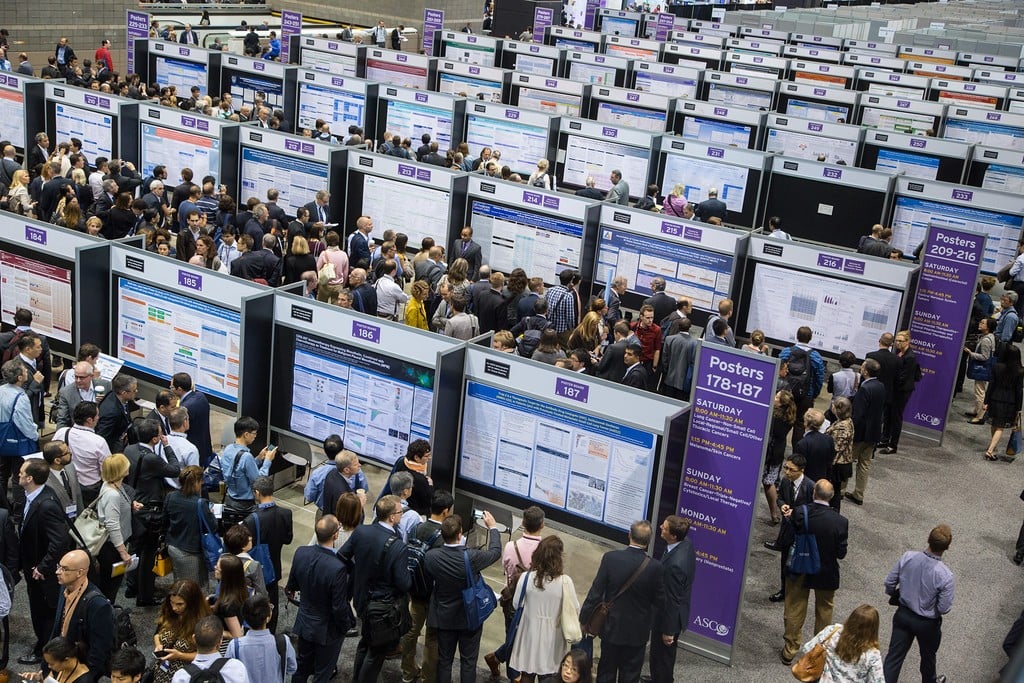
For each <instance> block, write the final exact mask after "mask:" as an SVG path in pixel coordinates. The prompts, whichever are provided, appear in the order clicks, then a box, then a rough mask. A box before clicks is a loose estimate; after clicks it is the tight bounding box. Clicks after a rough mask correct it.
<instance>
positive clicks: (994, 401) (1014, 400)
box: [985, 344, 1024, 460]
mask: <svg viewBox="0 0 1024 683" xmlns="http://www.w3.org/2000/svg"><path fill="white" fill-rule="evenodd" d="M1022 377H1024V366H1022V365H1021V362H1020V349H1018V348H1017V347H1016V346H1015V345H1013V344H1004V345H1003V347H1002V348H1001V349H999V350H998V352H997V357H996V365H995V367H994V368H993V369H992V379H991V380H990V381H989V383H988V390H987V391H986V392H985V411H986V412H987V413H988V416H989V417H990V418H991V419H992V440H991V441H989V444H988V450H987V451H985V459H986V460H998V459H999V456H997V455H996V454H995V451H996V446H998V445H999V440H1000V439H1001V438H1003V430H1004V429H1006V428H1007V427H1013V425H1014V423H1016V421H1017V413H1019V412H1020V409H1021V400H1022V398H1024V387H1022V384H1021V382H1022Z"/></svg>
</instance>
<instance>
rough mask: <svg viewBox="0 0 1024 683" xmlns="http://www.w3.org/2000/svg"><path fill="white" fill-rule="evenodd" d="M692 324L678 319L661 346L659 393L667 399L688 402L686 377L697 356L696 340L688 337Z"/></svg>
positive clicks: (685, 319) (688, 390) (688, 393)
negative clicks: (661, 373) (661, 372)
mask: <svg viewBox="0 0 1024 683" xmlns="http://www.w3.org/2000/svg"><path fill="white" fill-rule="evenodd" d="M692 326H693V323H692V322H691V321H690V319H689V318H680V319H679V320H676V321H675V322H673V323H672V326H671V327H670V328H669V330H668V336H667V337H666V338H665V343H664V344H662V345H661V368H662V371H663V372H664V374H663V375H662V376H661V393H662V394H663V395H664V396H668V397H669V398H678V399H680V400H682V401H686V400H689V397H690V384H689V383H688V382H687V381H686V376H687V375H688V374H691V373H690V367H691V366H692V365H693V361H694V360H695V358H696V356H697V340H696V339H694V338H693V337H692V336H690V327H692Z"/></svg>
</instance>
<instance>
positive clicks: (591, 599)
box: [580, 521, 665, 683]
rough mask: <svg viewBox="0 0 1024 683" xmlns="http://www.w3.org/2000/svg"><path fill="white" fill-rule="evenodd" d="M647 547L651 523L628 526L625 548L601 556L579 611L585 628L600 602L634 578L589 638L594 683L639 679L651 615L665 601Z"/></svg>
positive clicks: (658, 568)
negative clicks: (594, 652)
mask: <svg viewBox="0 0 1024 683" xmlns="http://www.w3.org/2000/svg"><path fill="white" fill-rule="evenodd" d="M650 543H651V523H650V522H647V521H639V522H633V524H631V525H630V527H629V546H628V547H627V548H624V549H623V550H613V551H611V552H608V553H605V555H604V557H602V558H601V566H600V567H598V569H597V576H595V577H594V582H593V583H592V584H590V591H589V592H588V593H587V599H586V600H584V601H583V606H582V607H580V623H581V624H586V623H587V622H588V621H590V617H591V616H592V615H593V613H594V610H595V609H596V608H597V606H598V605H599V604H600V603H602V602H605V601H608V600H611V599H612V598H613V597H615V595H616V594H617V593H618V592H619V590H621V589H622V587H623V586H624V585H625V584H626V582H627V581H629V579H630V577H632V576H633V574H634V573H636V574H637V578H636V580H634V581H633V585H632V586H630V587H629V590H627V591H626V592H624V593H623V594H622V595H620V596H619V597H618V599H617V600H615V602H614V603H613V605H612V609H611V612H609V614H608V618H607V619H606V620H605V622H604V627H603V628H602V629H601V633H598V634H594V635H599V636H600V637H601V662H600V664H599V666H598V669H597V681H598V683H613V682H614V681H616V680H623V681H636V680H638V679H639V677H640V669H641V668H642V667H643V664H644V645H645V644H646V643H647V639H648V637H649V636H650V633H651V629H652V626H653V623H654V621H653V620H654V615H655V614H656V613H657V612H658V610H660V609H661V605H662V603H663V602H664V599H665V585H664V581H663V580H662V573H663V568H662V566H661V563H660V562H658V561H657V560H652V559H651V558H649V557H648V556H647V548H648V546H649V545H650ZM644 563H646V564H644ZM641 565H643V566H641Z"/></svg>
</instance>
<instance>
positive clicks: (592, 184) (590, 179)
mask: <svg viewBox="0 0 1024 683" xmlns="http://www.w3.org/2000/svg"><path fill="white" fill-rule="evenodd" d="M584 183H586V186H585V187H582V188H580V189H578V190H576V196H577V197H584V198H586V199H604V192H601V190H599V189H597V180H596V179H595V178H594V176H592V175H588V176H587V179H586V180H585V181H584Z"/></svg>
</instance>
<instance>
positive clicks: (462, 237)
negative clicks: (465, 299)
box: [448, 225, 484, 281]
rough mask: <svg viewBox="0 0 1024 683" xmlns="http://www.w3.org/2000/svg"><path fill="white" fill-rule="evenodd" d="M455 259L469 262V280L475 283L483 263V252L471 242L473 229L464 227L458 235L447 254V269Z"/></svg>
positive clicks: (477, 245)
mask: <svg viewBox="0 0 1024 683" xmlns="http://www.w3.org/2000/svg"><path fill="white" fill-rule="evenodd" d="M457 258H464V259H466V261H467V262H469V279H470V280H472V281H476V279H477V278H479V277H480V264H481V263H483V258H484V256H483V250H482V249H481V248H480V245H479V244H477V243H476V242H474V241H473V228H471V227H470V226H468V225H467V226H466V227H464V228H463V229H462V232H460V233H459V239H457V240H455V243H454V244H452V250H451V252H450V253H449V254H448V267H451V265H452V263H453V262H454V261H455V259H457Z"/></svg>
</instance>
